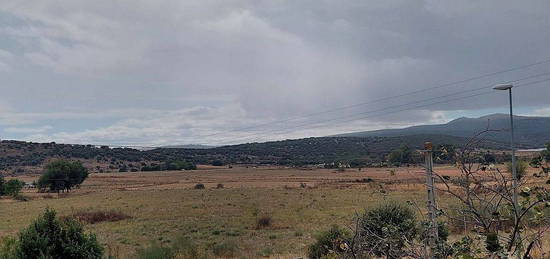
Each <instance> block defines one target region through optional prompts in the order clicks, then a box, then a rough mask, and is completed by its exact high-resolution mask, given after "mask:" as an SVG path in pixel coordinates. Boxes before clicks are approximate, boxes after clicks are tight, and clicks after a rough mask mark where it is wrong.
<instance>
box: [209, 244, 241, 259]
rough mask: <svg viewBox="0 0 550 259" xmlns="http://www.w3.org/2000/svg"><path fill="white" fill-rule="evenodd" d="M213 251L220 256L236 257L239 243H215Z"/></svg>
mask: <svg viewBox="0 0 550 259" xmlns="http://www.w3.org/2000/svg"><path fill="white" fill-rule="evenodd" d="M212 253H214V255H215V256H218V257H234V256H235V255H236V254H237V245H236V244H235V243H233V242H223V243H219V244H215V245H214V246H213V247H212Z"/></svg>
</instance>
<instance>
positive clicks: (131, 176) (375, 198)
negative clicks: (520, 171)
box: [0, 167, 456, 258]
mask: <svg viewBox="0 0 550 259" xmlns="http://www.w3.org/2000/svg"><path fill="white" fill-rule="evenodd" d="M438 169H439V170H440V171H442V172H444V174H450V175H452V174H456V171H455V170H453V169H452V168H450V167H446V168H438ZM422 172H423V170H422V169H421V168H399V169H394V172H391V170H389V169H374V168H371V169H363V170H361V171H358V170H356V169H348V170H346V171H344V172H336V171H334V170H326V169H314V170H300V169H289V168H239V167H237V168H232V169H228V168H226V169H220V168H207V169H201V170H196V171H175V172H149V173H109V174H92V175H91V176H90V178H89V179H88V180H87V181H86V182H85V184H84V185H83V186H82V187H81V188H80V189H78V190H75V191H73V192H71V193H70V194H65V195H63V194H62V195H60V196H58V195H57V194H38V193H36V190H26V191H25V195H26V196H29V197H31V200H30V201H27V202H16V201H12V200H9V199H4V200H1V202H0V207H1V208H0V236H7V235H14V234H15V233H16V232H17V231H18V230H20V229H21V228H23V227H25V226H26V225H28V224H29V222H31V220H32V219H33V218H35V217H36V216H37V215H39V214H40V213H41V212H42V211H43V210H44V209H45V208H46V207H50V208H53V209H55V210H56V211H58V213H59V214H60V215H70V214H73V213H74V212H77V211H81V210H106V211H108V210H118V211H120V212H122V213H125V214H127V215H129V216H131V218H130V219H126V220H122V221H117V222H102V223H98V224H92V225H87V226H86V228H87V229H88V230H89V231H92V232H94V233H96V234H97V236H98V238H99V239H100V241H101V242H102V243H103V244H105V245H106V246H108V248H109V249H110V250H111V251H116V252H113V253H114V254H117V255H118V256H119V257H121V258H130V257H132V255H133V254H134V253H135V250H136V248H139V247H143V246H147V245H148V244H150V242H151V241H156V242H158V243H170V242H171V241H172V240H174V239H175V238H176V237H177V236H180V235H185V236H188V237H189V238H190V239H192V240H195V241H196V242H198V243H199V244H200V245H201V246H203V247H207V248H208V247H211V246H212V245H213V244H215V243H220V242H224V241H232V242H235V243H236V244H237V246H238V248H239V251H238V255H239V256H240V257H245V258H257V257H259V255H265V254H266V253H267V254H271V255H272V256H273V257H276V258H286V257H288V258H292V257H297V256H303V255H304V254H305V252H306V247H307V245H309V244H310V243H311V242H312V241H313V235H314V234H315V233H317V232H318V231H321V230H325V229H327V228H328V227H330V225H331V224H334V223H337V224H341V225H346V224H350V223H351V221H352V218H353V215H354V214H355V213H356V212H361V211H362V210H363V209H364V208H367V207H370V206H372V205H373V204H376V203H379V202H381V201H383V200H385V199H386V200H387V199H392V200H399V201H405V200H410V201H415V202H417V203H418V204H420V205H423V204H424V199H425V192H424V185H423V181H424V178H423V174H422ZM35 178H36V176H27V177H26V179H25V180H26V181H31V180H32V179H35ZM366 178H371V179H373V180H374V181H373V182H371V183H360V182H357V180H361V179H366ZM197 183H203V184H204V185H205V186H206V189H204V190H195V189H193V187H194V185H195V184H197ZM218 183H221V184H223V185H224V188H223V189H216V185H217V184H218ZM301 183H305V188H302V187H300V185H301ZM48 197H49V198H48ZM447 199H448V198H446V197H440V202H446V200H447ZM262 215H270V216H271V217H272V220H273V222H272V225H271V226H269V227H266V228H261V229H258V228H257V227H256V220H257V217H259V216H262Z"/></svg>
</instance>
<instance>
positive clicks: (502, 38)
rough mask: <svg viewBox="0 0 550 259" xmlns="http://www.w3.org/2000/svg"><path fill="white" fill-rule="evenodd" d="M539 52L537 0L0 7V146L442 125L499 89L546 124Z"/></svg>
mask: <svg viewBox="0 0 550 259" xmlns="http://www.w3.org/2000/svg"><path fill="white" fill-rule="evenodd" d="M549 42H550V1H547V0H532V1H513V0H492V1H491V0H489V1H474V0H464V1H451V0H378V1H375V0H369V1H358V0H355V1H352V0H339V1H329V0H288V1H285V0H270V1H267V0H266V1H258V0H224V1H214V0H177V1H176V0H174V1H168V0H155V1H140V0H131V1H130V0H121V1H110V0H96V1H84V0H64V1H61V0H51V1H39V0H36V1H19V0H3V1H1V2H0V90H1V91H0V139H18V140H25V141H35V142H50V141H55V142H58V143H75V144H76V143H80V144H88V143H90V144H110V145H144V146H150V145H155V146H158V145H178V144H209V145H223V144H233V143H244V142H256V141H267V140H280V139H288V138H300V137H309V136H326V135H332V134H338V133H345V132H351V131H363V130H373V129H380V128H397V127H405V126H410V125H418V124H432V123H445V122H447V121H450V120H452V119H455V118H458V117H462V116H469V117H477V116H482V115H486V114H490V113H497V112H501V113H505V112H507V105H508V103H507V96H506V93H504V92H497V91H491V90H490V89H491V86H492V85H494V84H496V83H501V82H509V81H513V82H514V84H515V85H516V86H517V88H515V89H514V106H515V109H516V112H517V113H518V114H523V115H533V116H535V115H536V116H550V102H548V98H549V97H550V81H544V80H547V79H548V80H550V48H549V47H548V44H549ZM537 63H538V64H537ZM530 64H536V65H531V66H526V65H530ZM520 67H523V68H521V69H519V68H520ZM516 68H517V69H516ZM511 69H515V70H511ZM508 70H510V71H508ZM503 71H507V72H503ZM494 72H500V73H494ZM545 73H548V74H545ZM482 75H486V76H484V77H480V76H482ZM489 75H490V76H489ZM472 78H477V79H475V80H474V79H472ZM466 79H471V80H466ZM450 83H454V84H450ZM475 89H478V90H475Z"/></svg>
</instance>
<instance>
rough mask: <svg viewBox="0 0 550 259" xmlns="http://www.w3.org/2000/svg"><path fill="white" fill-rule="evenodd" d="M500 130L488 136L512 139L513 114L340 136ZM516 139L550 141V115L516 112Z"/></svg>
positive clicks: (460, 134)
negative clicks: (511, 116) (522, 114)
mask: <svg viewBox="0 0 550 259" xmlns="http://www.w3.org/2000/svg"><path fill="white" fill-rule="evenodd" d="M487 128H489V129H491V130H499V131H498V132H491V133H490V134H487V136H486V137H487V138H488V139H491V140H493V141H496V142H501V143H507V142H509V141H510V116H509V115H507V114H492V115H487V116H483V117H479V118H466V117H462V118H458V119H455V120H453V121H450V122H449V123H446V124H438V125H421V126H413V127H408V128H402V129H384V130H374V131H363V132H353V133H347V134H340V135H337V136H338V137H400V136H412V135H426V134H428V135H447V136H455V137H463V138H468V137H472V136H474V135H475V134H476V133H478V132H481V131H483V130H485V129H487ZM514 129H515V140H516V143H518V144H519V145H520V146H523V147H530V148H539V147H543V146H544V144H545V143H548V142H550V118H549V117H529V116H514Z"/></svg>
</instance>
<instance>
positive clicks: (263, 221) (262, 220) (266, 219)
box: [256, 215, 273, 229]
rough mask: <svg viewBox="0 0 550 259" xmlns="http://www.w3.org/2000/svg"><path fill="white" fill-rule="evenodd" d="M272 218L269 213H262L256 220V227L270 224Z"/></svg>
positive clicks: (264, 226)
mask: <svg viewBox="0 0 550 259" xmlns="http://www.w3.org/2000/svg"><path fill="white" fill-rule="evenodd" d="M272 221H273V219H272V218H271V216H269V215H264V216H261V217H259V218H258V219H257V220H256V229H262V228H267V227H269V226H271V222H272Z"/></svg>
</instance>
